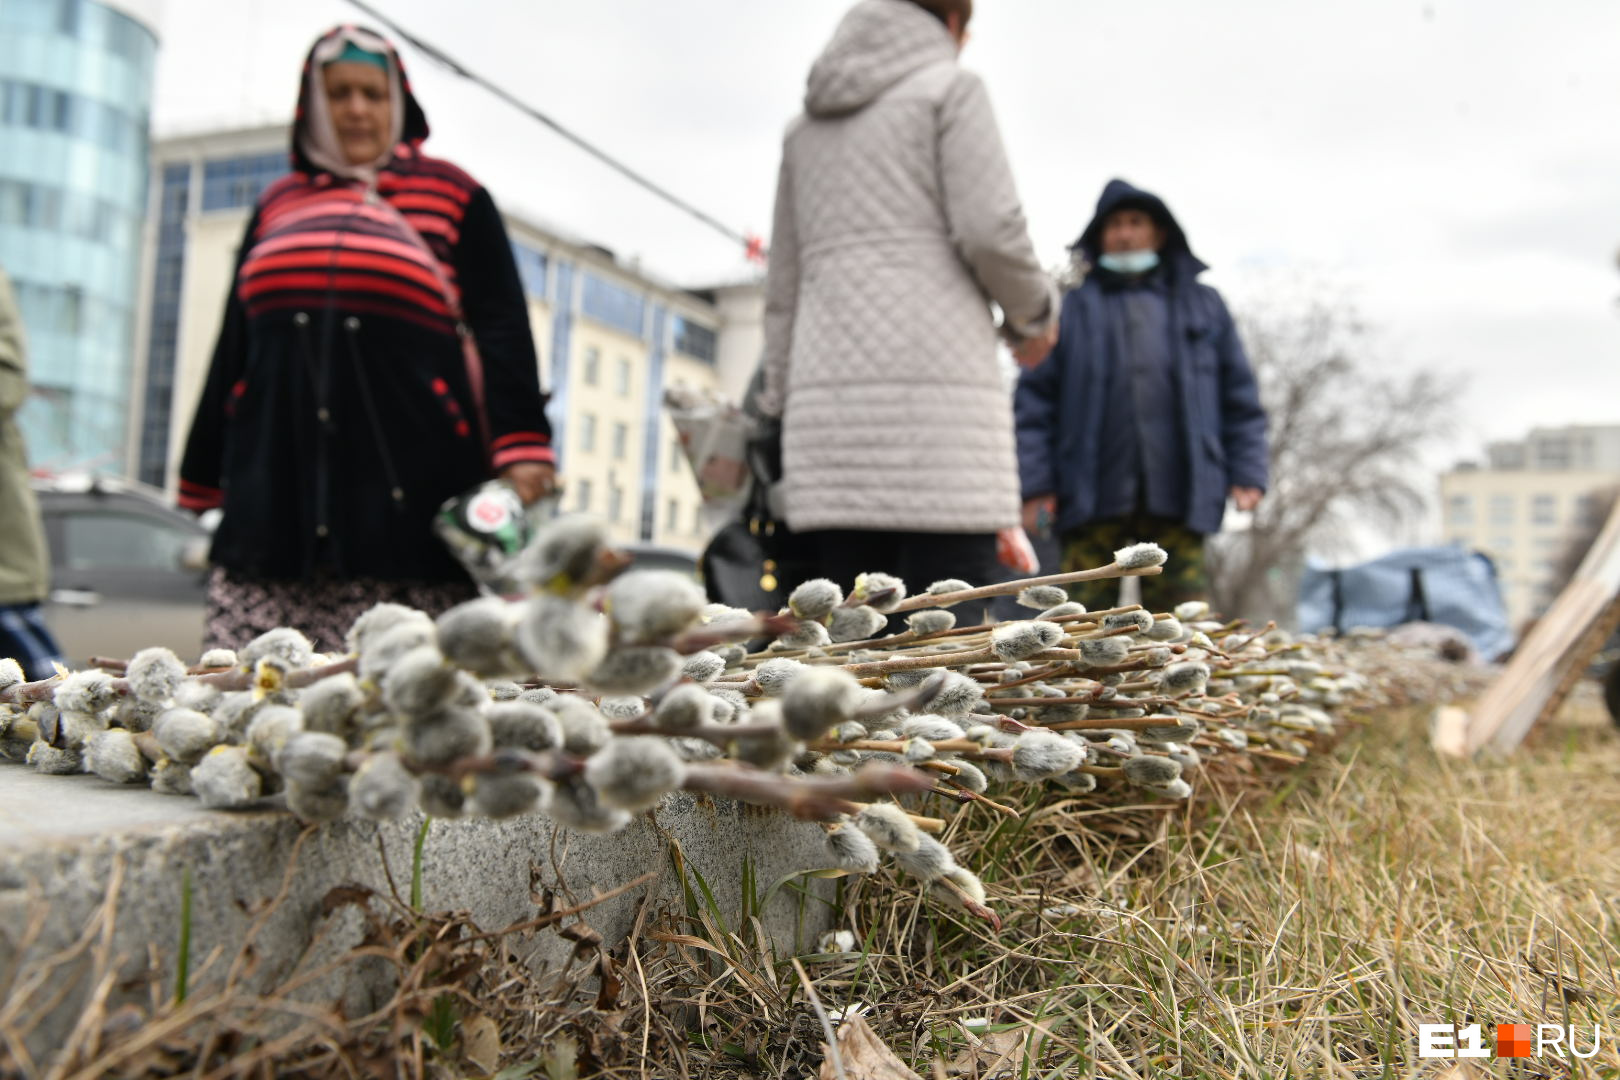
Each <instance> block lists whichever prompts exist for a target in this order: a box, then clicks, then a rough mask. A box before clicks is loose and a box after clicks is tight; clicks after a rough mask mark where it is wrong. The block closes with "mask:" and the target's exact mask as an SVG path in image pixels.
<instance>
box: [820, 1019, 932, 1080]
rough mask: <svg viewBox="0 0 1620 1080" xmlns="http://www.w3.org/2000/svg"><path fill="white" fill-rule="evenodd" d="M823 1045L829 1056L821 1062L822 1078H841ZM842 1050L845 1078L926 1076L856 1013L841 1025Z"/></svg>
mask: <svg viewBox="0 0 1620 1080" xmlns="http://www.w3.org/2000/svg"><path fill="white" fill-rule="evenodd" d="M821 1049H822V1050H823V1051H824V1052H825V1053H827V1055H828V1056H827V1057H826V1058H825V1059H824V1060H823V1061H822V1063H821V1073H820V1080H839V1076H838V1070H837V1069H835V1068H834V1067H833V1063H832V1053H831V1051H830V1050H828V1047H827V1044H826V1043H822V1044H821ZM838 1054H839V1057H840V1059H841V1060H842V1062H843V1066H844V1077H843V1080H922V1077H920V1076H918V1075H917V1074H916V1073H914V1072H912V1071H911V1070H910V1069H909V1068H907V1067H906V1063H905V1062H903V1061H901V1060H900V1059H899V1058H897V1057H895V1056H894V1051H893V1050H890V1049H889V1048H888V1047H887V1046H885V1045H884V1044H883V1040H882V1039H880V1038H878V1037H877V1035H876V1034H875V1033H874V1032H873V1031H872V1029H871V1028H870V1027H868V1026H867V1023H866V1020H865V1019H864V1018H863V1017H860V1016H852V1017H850V1018H849V1019H848V1020H845V1021H844V1022H843V1024H841V1025H840V1026H839V1028H838Z"/></svg>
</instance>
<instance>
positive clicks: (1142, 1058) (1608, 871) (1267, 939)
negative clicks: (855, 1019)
mask: <svg viewBox="0 0 1620 1080" xmlns="http://www.w3.org/2000/svg"><path fill="white" fill-rule="evenodd" d="M1617 822H1620V739H1617V738H1616V735H1615V732H1614V731H1613V729H1612V727H1611V725H1610V724H1609V721H1608V719H1607V717H1606V716H1605V715H1603V714H1602V710H1601V706H1598V705H1596V704H1595V701H1594V700H1593V699H1592V698H1591V697H1590V695H1587V696H1585V697H1583V699H1582V700H1581V701H1580V702H1578V703H1577V704H1576V705H1574V706H1572V707H1571V708H1569V709H1567V710H1566V711H1565V713H1564V714H1563V715H1562V716H1561V717H1560V718H1559V719H1558V720H1557V721H1556V722H1555V723H1553V724H1551V725H1549V726H1548V727H1547V728H1546V729H1545V730H1543V731H1542V732H1540V733H1539V734H1538V736H1537V738H1536V739H1535V740H1534V742H1533V743H1532V744H1531V745H1529V746H1527V747H1526V748H1525V749H1524V750H1523V751H1522V752H1521V753H1519V754H1518V755H1516V756H1514V757H1513V758H1511V759H1508V760H1505V761H1479V762H1467V763H1461V762H1452V761H1442V760H1438V759H1436V758H1435V757H1434V756H1433V755H1432V754H1431V753H1430V752H1429V749H1428V746H1427V730H1426V723H1425V720H1424V717H1423V715H1422V714H1421V713H1420V712H1418V711H1416V710H1406V711H1402V712H1398V713H1394V714H1390V715H1385V716H1381V717H1376V718H1369V719H1367V720H1366V721H1365V722H1364V723H1363V724H1361V725H1360V726H1359V727H1358V728H1357V729H1356V730H1355V731H1354V732H1353V733H1352V734H1351V735H1350V736H1349V737H1348V738H1347V739H1346V740H1345V742H1344V744H1343V745H1342V746H1341V747H1340V748H1339V749H1338V752H1337V753H1336V754H1335V755H1333V756H1332V757H1328V758H1324V759H1322V760H1320V761H1318V762H1317V763H1315V764H1314V765H1312V766H1310V767H1308V768H1307V769H1305V770H1303V771H1301V772H1300V773H1299V774H1297V775H1296V776H1290V777H1283V778H1273V780H1272V782H1271V783H1268V784H1265V785H1260V784H1252V783H1246V782H1244V780H1243V778H1242V777H1228V778H1227V780H1226V782H1225V783H1223V784H1221V785H1219V786H1218V787H1217V788H1216V790H1215V791H1214V792H1213V793H1212V794H1211V795H1210V796H1209V797H1207V798H1205V799H1203V800H1202V801H1200V802H1199V803H1196V804H1194V805H1192V806H1181V807H1179V808H1176V809H1172V810H1169V811H1165V810H1160V809H1158V808H1143V809H1141V810H1137V811H1131V812H1126V813H1120V812H1119V811H1117V810H1116V809H1113V808H1108V807H1101V806H1092V805H1088V804H1087V803H1085V802H1083V801H1068V802H1060V803H1056V804H1053V805H1048V806H1044V807H1040V808H1037V809H1034V811H1033V813H1031V814H1029V815H1028V817H1027V818H1026V819H1025V821H1024V822H1022V823H1018V822H1009V821H1005V820H999V819H996V818H992V817H991V816H989V815H988V814H985V813H984V812H983V811H979V810H968V811H966V812H965V813H964V814H963V815H962V816H960V817H959V818H958V819H957V820H956V822H955V823H954V824H953V825H952V829H951V834H952V835H950V836H948V837H947V840H948V842H949V844H950V846H951V848H952V849H953V850H956V851H959V852H962V853H963V855H964V859H965V860H972V865H975V866H976V867H977V868H979V869H980V870H981V871H982V872H983V873H984V876H985V879H986V881H987V883H988V884H989V886H990V891H991V895H992V898H993V900H994V902H995V904H996V906H997V908H998V909H999V910H1000V911H1001V912H1002V913H1003V917H1004V919H1005V920H1006V927H1005V929H1004V930H1003V931H1002V932H1001V933H1000V934H993V933H991V932H989V931H988V930H987V929H986V928H984V927H983V926H981V925H978V924H975V923H972V922H970V921H968V920H966V919H964V918H962V917H959V916H956V915H954V914H952V913H950V912H947V911H945V910H943V909H941V908H940V907H939V906H938V905H936V904H933V903H931V902H928V901H918V900H914V899H909V898H907V893H906V887H905V884H904V883H898V884H897V883H895V882H893V881H889V880H882V879H880V880H878V881H874V882H870V883H860V884H856V885H854V886H852V887H851V888H850V889H849V891H848V894H847V900H848V907H847V925H848V926H849V928H850V929H852V930H854V931H855V932H856V933H857V934H858V935H859V936H860V938H861V940H862V941H864V942H865V943H866V947H865V949H864V950H863V951H861V952H860V953H859V954H857V955H850V956H840V957H827V958H820V959H818V960H816V961H814V962H809V963H808V967H809V970H810V972H811V974H812V976H813V977H814V978H815V980H816V984H817V986H818V988H819V990H820V992H821V996H822V998H823V999H825V1000H826V1001H827V1002H828V1004H829V1007H850V1006H852V1005H861V1006H864V1007H865V1008H866V1010H867V1017H868V1020H869V1021H870V1022H871V1023H872V1025H873V1027H874V1028H875V1029H876V1030H877V1031H878V1032H879V1034H881V1035H882V1036H883V1037H884V1038H885V1039H887V1040H888V1041H889V1043H890V1044H891V1045H892V1046H894V1047H895V1048H896V1049H897V1050H898V1051H899V1052H900V1054H901V1056H902V1057H905V1058H907V1059H908V1060H910V1061H911V1062H912V1063H913V1066H914V1067H915V1068H917V1070H918V1071H919V1072H921V1073H923V1074H924V1075H928V1074H929V1072H930V1070H933V1069H939V1070H940V1071H942V1072H944V1073H946V1074H948V1075H968V1076H972V1075H976V1074H977V1075H983V1076H990V1075H1006V1076H1013V1077H1026V1076H1027V1077H1076V1076H1109V1077H1147V1076H1159V1075H1165V1074H1167V1073H1172V1074H1174V1075H1179V1076H1188V1077H1193V1076H1209V1077H1240V1076H1241V1077H1295V1076H1335V1077H1351V1076H1355V1077H1363V1076H1367V1077H1370V1076H1380V1077H1383V1076H1413V1075H1439V1073H1440V1069H1439V1066H1443V1065H1450V1064H1452V1063H1449V1062H1442V1061H1420V1060H1419V1059H1418V1058H1417V1056H1416V1046H1417V1026H1418V1025H1419V1024H1420V1023H1443V1022H1453V1021H1455V1022H1457V1023H1470V1022H1480V1023H1484V1024H1486V1025H1491V1024H1495V1023H1507V1022H1518V1023H1531V1024H1536V1023H1556V1024H1561V1025H1569V1024H1574V1025H1576V1026H1577V1028H1578V1041H1579V1044H1580V1045H1581V1047H1582V1049H1583V1051H1584V1049H1585V1048H1586V1045H1587V1044H1588V1042H1589V1040H1590V1038H1591V1029H1592V1026H1593V1025H1594V1024H1598V1025H1601V1026H1602V1028H1603V1033H1602V1034H1603V1039H1602V1048H1601V1050H1600V1052H1599V1054H1598V1056H1597V1057H1596V1058H1593V1059H1592V1060H1590V1061H1588V1062H1584V1063H1583V1062H1578V1061H1568V1062H1566V1061H1565V1060H1564V1059H1561V1058H1543V1059H1540V1060H1537V1061H1534V1062H1529V1063H1526V1062H1522V1061H1521V1062H1518V1063H1517V1064H1516V1068H1517V1072H1516V1073H1514V1075H1520V1076H1535V1075H1569V1073H1570V1070H1571V1067H1573V1069H1574V1072H1575V1073H1576V1074H1577V1075H1617V1074H1620V1045H1617V1043H1616V1039H1617V1038H1620V963H1617V956H1620V830H1617V829H1616V824H1617ZM710 935H711V940H712V938H713V934H712V930H711V931H710ZM734 959H735V962H736V966H735V967H733V968H732V971H733V972H740V971H741V968H742V967H743V965H744V958H743V957H740V956H738V957H735V958H734ZM780 965H781V961H780V960H778V962H777V970H778V976H779V991H780V994H781V998H780V1000H779V1001H772V1002H771V1005H770V1007H769V1008H768V1009H767V1008H764V1007H763V1005H764V1004H765V1003H766V1002H767V1001H769V1000H770V999H769V998H768V996H766V995H763V994H762V993H761V992H760V990H759V989H758V987H757V986H755V987H753V988H752V989H749V990H746V991H745V990H744V986H745V985H747V984H748V983H750V982H757V979H758V976H757V975H751V976H748V977H746V978H745V977H744V976H743V975H741V974H740V973H738V974H733V975H732V976H731V977H730V978H729V979H728V978H727V977H725V976H724V975H722V976H720V977H718V978H715V977H714V976H713V974H712V972H711V978H710V980H709V981H708V982H706V983H704V984H702V985H701V987H700V986H699V985H698V982H697V980H689V982H688V995H689V996H690V997H691V999H692V1000H694V1001H699V1002H701V1003H702V1004H703V1005H704V1006H705V1007H706V1011H707V1013H708V1014H709V1015H711V1016H712V1015H714V1014H715V1013H717V1012H718V1013H723V1014H725V1015H726V1016H727V1017H729V1021H728V1022H725V1023H722V1024H720V1025H719V1026H718V1028H717V1029H716V1030H712V1031H707V1032H706V1034H707V1035H708V1036H709V1037H710V1038H711V1039H713V1041H714V1044H715V1045H716V1047H717V1048H718V1049H720V1050H722V1051H723V1052H721V1053H716V1054H713V1055H710V1057H709V1058H708V1059H706V1060H705V1061H703V1062H702V1063H701V1064H700V1066H699V1067H697V1068H696V1069H695V1070H694V1072H693V1075H713V1076H722V1075H725V1076H742V1075H771V1076H778V1075H780V1076H798V1075H806V1074H807V1073H806V1072H804V1071H795V1070H796V1069H802V1068H803V1067H804V1066H805V1065H806V1064H808V1063H809V1062H810V1061H812V1060H813V1058H814V1053H813V1049H814V1048H813V1047H807V1046H805V1045H804V1044H806V1043H813V1042H814V1041H815V1040H816V1035H815V1032H814V1030H813V1025H812V1024H811V1023H810V1022H809V1017H808V1015H807V1013H806V1011H805V1009H804V1007H803V1005H802V995H798V994H795V993H794V987H793V985H792V983H791V981H789V980H787V979H781V978H780ZM759 970H761V968H760V967H759V966H758V963H757V962H756V966H755V968H754V971H755V972H758V971H759ZM669 992H670V993H671V994H672V995H674V996H680V992H679V990H678V989H677V988H675V987H670V988H669ZM773 1030H775V1031H777V1032H778V1033H779V1034H778V1035H776V1036H775V1037H774V1038H773V1036H772V1031H773ZM1490 1030H1491V1029H1490V1028H1489V1027H1487V1031H1488V1032H1489V1031H1490ZM998 1058H999V1059H1001V1060H1000V1063H999V1065H996V1064H995V1061H996V1059H998ZM936 1063H937V1064H936ZM1486 1064H1488V1065H1490V1064H1494V1063H1489V1062H1488V1063H1486ZM1502 1064H1503V1067H1505V1065H1506V1064H1507V1063H1502ZM650 1075H658V1073H657V1071H656V1070H654V1072H653V1073H651V1074H650Z"/></svg>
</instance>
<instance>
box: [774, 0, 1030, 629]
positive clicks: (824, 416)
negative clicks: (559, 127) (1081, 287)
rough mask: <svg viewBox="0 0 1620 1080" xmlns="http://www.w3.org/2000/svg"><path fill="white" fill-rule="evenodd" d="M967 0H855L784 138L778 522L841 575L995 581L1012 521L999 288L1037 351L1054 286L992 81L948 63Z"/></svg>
mask: <svg viewBox="0 0 1620 1080" xmlns="http://www.w3.org/2000/svg"><path fill="white" fill-rule="evenodd" d="M972 10H973V5H972V0H861V2H860V3H858V4H856V5H855V7H853V8H851V9H850V11H849V13H848V14H847V15H845V16H844V19H843V21H842V22H841V23H840V24H839V26H838V30H837V32H836V33H834V35H833V38H832V41H831V42H830V43H828V45H827V48H826V50H825V51H824V52H823V53H822V54H821V57H820V58H819V59H818V60H817V61H816V63H815V65H814V67H812V68H811V69H810V78H809V83H808V86H807V88H806V91H805V97H804V114H803V115H802V116H800V117H799V118H798V119H797V120H795V121H794V122H793V124H792V125H791V126H790V127H789V129H788V132H787V136H786V138H785V140H784V144H783V148H782V169H781V175H780V177H779V179H778V181H777V189H776V218H775V224H774V226H773V230H772V231H773V235H772V237H771V251H770V271H769V274H768V276H767V279H766V310H765V359H764V365H765V383H766V389H765V393H764V394H763V395H762V401H761V404H762V407H763V408H764V410H765V411H766V412H767V413H769V414H772V415H780V416H781V417H782V422H783V439H782V441H783V485H782V491H781V495H782V502H783V510H784V512H785V515H786V517H787V522H788V525H789V526H790V527H791V528H792V529H793V530H794V531H795V532H799V533H805V534H807V539H808V540H809V541H811V542H812V543H813V546H814V550H815V551H816V553H817V563H818V567H819V572H820V574H821V575H823V576H825V577H830V578H832V579H833V580H834V581H837V582H839V583H840V584H842V585H844V586H845V587H846V588H847V587H848V586H849V585H850V584H851V582H852V580H853V578H854V577H855V575H856V574H857V573H860V572H861V571H864V570H883V571H886V572H889V573H894V574H898V575H899V576H901V577H903V578H905V579H906V581H907V584H908V585H909V587H910V588H911V589H913V590H920V589H922V588H926V587H927V586H928V584H929V583H930V582H932V581H935V580H938V579H940V578H944V577H957V578H965V579H967V580H968V581H970V582H971V583H973V584H975V585H977V584H983V583H985V582H986V581H989V580H992V579H995V578H996V577H997V574H998V571H997V569H996V565H995V563H996V538H995V534H996V532H997V531H998V530H1000V529H1003V528H1009V527H1013V526H1016V525H1017V524H1018V521H1019V502H1018V471H1017V463H1016V460H1015V451H1014V439H1013V418H1012V409H1011V405H1010V403H1009V399H1008V395H1007V391H1006V388H1005V386H1004V384H1003V380H1002V375H1001V370H1000V365H999V363H998V361H997V355H996V353H997V346H996V335H997V328H996V326H995V324H994V322H993V321H992V318H991V312H990V302H991V301H994V302H995V303H996V304H997V305H998V306H999V307H1000V308H1001V311H1002V325H1001V328H1000V330H1001V334H1002V335H1003V336H1004V337H1005V338H1006V339H1007V340H1008V342H1009V343H1010V344H1011V345H1012V346H1013V350H1014V355H1015V356H1016V357H1017V358H1018V360H1019V362H1020V364H1023V365H1025V366H1033V365H1035V364H1037V363H1039V362H1040V361H1041V360H1042V359H1044V357H1045V356H1046V353H1047V352H1048V351H1049V350H1050V348H1051V345H1052V341H1053V337H1054V333H1055V319H1056V314H1057V310H1058V305H1057V295H1056V292H1055V289H1054V287H1053V285H1052V283H1051V281H1050V280H1049V278H1048V276H1047V275H1046V273H1045V272H1044V271H1043V270H1042V269H1041V266H1040V264H1039V263H1038V262H1037V261H1036V258H1035V251H1034V248H1033V245H1031V243H1030V240H1029V233H1028V230H1027V228H1026V226H1025V223H1024V214H1023V210H1022V208H1021V206H1020V205H1019V201H1018V193H1017V191H1016V190H1015V188H1014V186H1013V179H1012V171H1011V169H1010V168H1009V167H1008V165H1007V157H1006V153H1005V151H1004V150H1003V148H1002V143H1001V135H1000V132H999V131H998V129H997V127H996V121H995V116H994V115H993V114H992V112H991V109H990V100H989V98H988V96H987V95H986V93H985V89H984V84H983V83H982V82H981V81H980V79H979V78H978V76H976V75H973V74H971V73H970V72H967V71H965V70H963V69H962V68H961V67H960V66H958V64H957V53H958V52H959V51H960V49H961V47H962V44H963V42H964V41H965V40H966V37H967V23H968V20H969V18H970V17H971V16H972ZM790 584H791V583H790ZM958 615H959V617H962V616H963V615H969V617H971V615H970V613H965V612H960V611H959V612H958Z"/></svg>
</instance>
